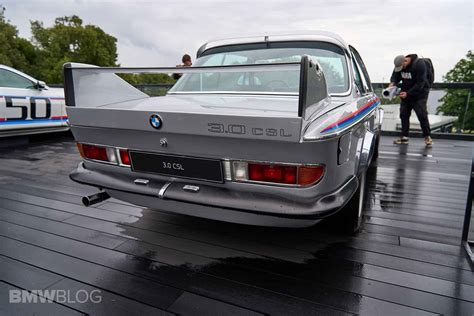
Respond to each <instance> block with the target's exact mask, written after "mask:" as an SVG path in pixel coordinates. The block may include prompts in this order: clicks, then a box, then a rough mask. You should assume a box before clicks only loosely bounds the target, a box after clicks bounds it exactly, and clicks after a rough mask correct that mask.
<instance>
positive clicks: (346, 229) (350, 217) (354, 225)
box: [335, 171, 367, 234]
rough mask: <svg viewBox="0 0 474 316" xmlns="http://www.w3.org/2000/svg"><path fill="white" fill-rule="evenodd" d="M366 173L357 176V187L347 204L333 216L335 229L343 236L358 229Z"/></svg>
mask: <svg viewBox="0 0 474 316" xmlns="http://www.w3.org/2000/svg"><path fill="white" fill-rule="evenodd" d="M366 178H367V171H364V172H363V173H362V174H361V175H360V176H359V187H358V188H357V191H356V192H355V193H354V195H353V196H352V197H351V199H350V200H349V202H347V204H346V205H345V206H344V207H343V208H342V209H341V210H340V211H339V212H338V213H337V214H336V215H335V220H336V221H337V223H336V225H337V227H340V230H341V232H343V233H345V234H353V233H355V232H357V231H358V230H359V229H360V226H361V223H362V210H363V208H364V203H365V198H366V195H367V194H366V192H367V181H366Z"/></svg>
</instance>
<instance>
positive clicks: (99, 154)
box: [77, 144, 109, 161]
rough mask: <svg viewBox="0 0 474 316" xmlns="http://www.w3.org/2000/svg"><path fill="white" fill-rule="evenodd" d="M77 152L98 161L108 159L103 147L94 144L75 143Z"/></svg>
mask: <svg viewBox="0 0 474 316" xmlns="http://www.w3.org/2000/svg"><path fill="white" fill-rule="evenodd" d="M77 148H78V149H79V153H80V154H81V156H82V157H84V158H88V159H94V160H100V161H109V159H108V157H107V151H106V149H105V147H99V146H94V145H86V144H77Z"/></svg>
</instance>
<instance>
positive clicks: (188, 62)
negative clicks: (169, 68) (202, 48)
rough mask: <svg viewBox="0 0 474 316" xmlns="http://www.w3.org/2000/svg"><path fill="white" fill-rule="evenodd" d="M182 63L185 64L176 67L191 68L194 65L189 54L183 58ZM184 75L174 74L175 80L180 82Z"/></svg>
mask: <svg viewBox="0 0 474 316" xmlns="http://www.w3.org/2000/svg"><path fill="white" fill-rule="evenodd" d="M181 61H182V62H183V63H182V64H179V65H176V67H191V66H192V65H193V62H192V60H191V56H189V55H188V54H184V55H183V58H181ZM182 75H183V74H173V79H175V80H178V79H179V78H181V76H182Z"/></svg>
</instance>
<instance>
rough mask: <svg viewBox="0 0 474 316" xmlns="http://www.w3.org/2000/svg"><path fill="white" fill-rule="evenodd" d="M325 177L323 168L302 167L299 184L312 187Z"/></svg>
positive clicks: (299, 173)
mask: <svg viewBox="0 0 474 316" xmlns="http://www.w3.org/2000/svg"><path fill="white" fill-rule="evenodd" d="M323 175H324V167H323V166H301V167H299V170H298V184H299V185H310V184H314V183H316V182H318V181H319V180H321V178H322V177H323Z"/></svg>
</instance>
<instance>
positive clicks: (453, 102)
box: [436, 50, 474, 130]
mask: <svg viewBox="0 0 474 316" xmlns="http://www.w3.org/2000/svg"><path fill="white" fill-rule="evenodd" d="M443 81H444V82H474V53H473V51H471V50H469V51H468V52H467V54H466V57H465V58H463V59H461V60H460V61H459V62H458V63H457V64H456V65H455V66H454V68H453V69H451V70H450V71H448V73H447V74H446V75H445V76H444V77H443ZM468 95H469V90H461V89H446V95H445V96H444V97H442V98H441V99H440V101H441V102H443V104H442V105H441V106H439V107H438V108H437V109H436V110H437V112H438V113H443V114H445V115H453V116H457V117H458V121H457V122H456V127H463V126H462V124H463V121H464V127H463V128H464V130H474V95H471V98H470V101H469V108H468V111H467V113H466V112H465V111H466V102H467V99H468ZM465 114H466V116H465ZM464 116H465V117H464Z"/></svg>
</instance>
